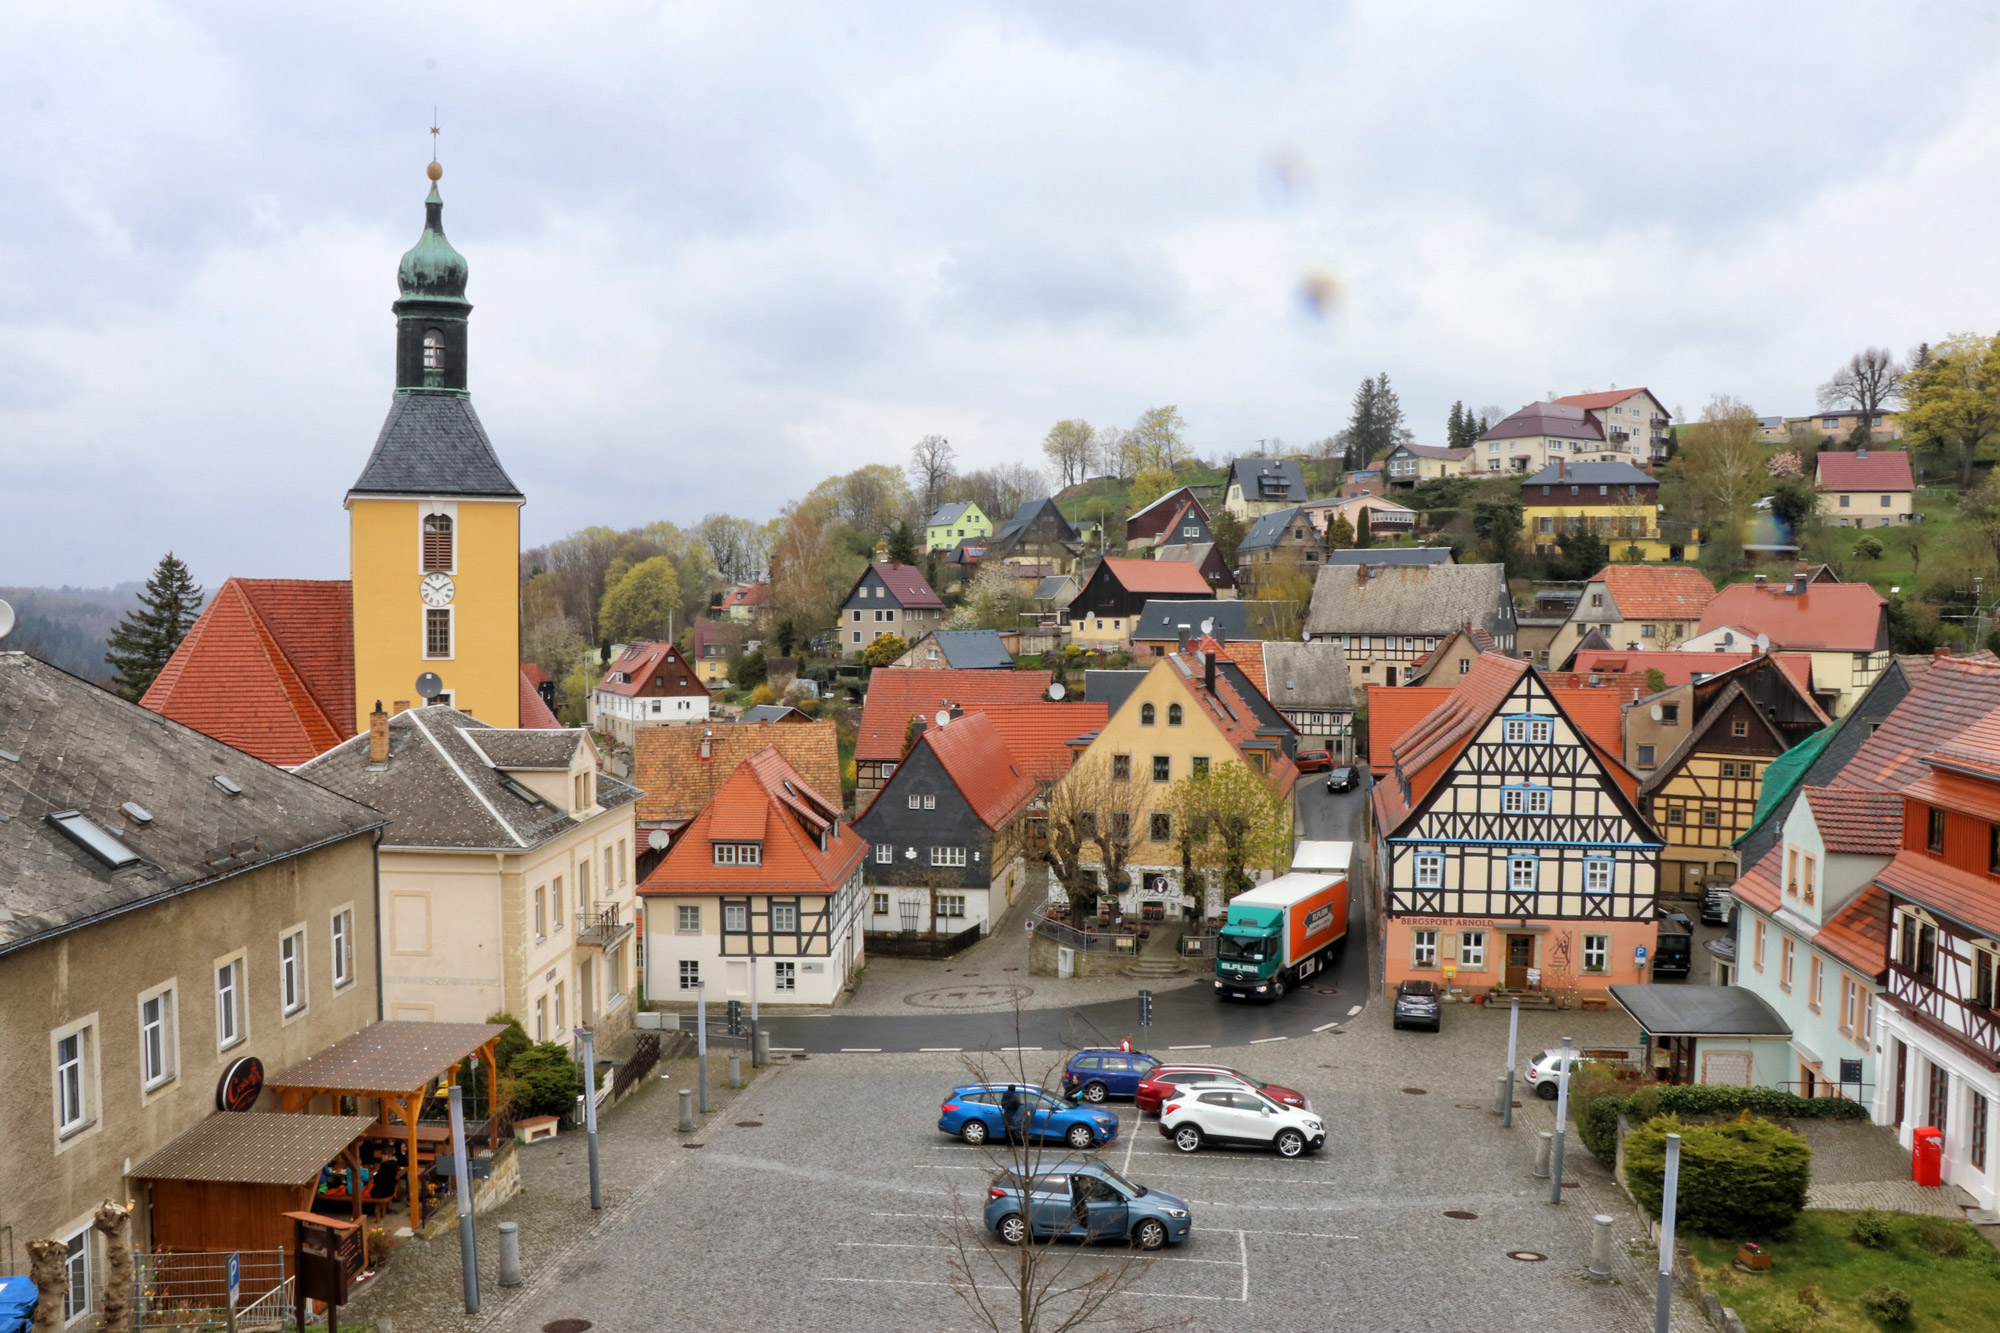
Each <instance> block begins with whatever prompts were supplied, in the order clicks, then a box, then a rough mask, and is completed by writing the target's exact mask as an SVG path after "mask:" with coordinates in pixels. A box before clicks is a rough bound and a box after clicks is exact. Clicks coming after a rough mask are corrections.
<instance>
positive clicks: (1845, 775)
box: [1828, 656, 2000, 790]
mask: <svg viewBox="0 0 2000 1333" xmlns="http://www.w3.org/2000/svg"><path fill="white" fill-rule="evenodd" d="M1926 661H1927V662H1928V665H1926V666H1924V667H1923V668H1922V670H1921V674H1918V675H1917V676H1916V679H1915V682H1914V683H1913V684H1912V685H1911V687H1910V692H1909V694H1907V695H1906V696H1904V698H1903V701H1902V702H1901V703H1900V704H1898V705H1896V707H1895V710H1894V711H1893V712H1891V713H1890V714H1889V716H1888V717H1886V718H1884V719H1883V720H1882V722H1881V725H1879V726H1877V727H1876V728H1875V732H1874V734H1873V735H1871V736H1869V738H1868V739H1867V740H1865V741H1863V742H1862V743H1861V748H1860V749H1859V750H1857V751H1855V754H1854V758H1852V759H1850V760H1849V761H1848V762H1847V764H1846V766H1845V767H1843V768H1842V769H1841V770H1840V772H1839V773H1837V774H1835V775H1834V778H1833V780H1832V782H1830V783H1829V784H1828V785H1829V786H1834V787H1883V788H1888V789H1890V790H1901V789H1902V788H1904V787H1907V786H1909V785H1910V784H1911V783H1912V782H1915V781H1916V780H1917V779H1918V778H1921V777H1923V776H1925V775H1926V774H1927V773H1928V772H1929V771H1930V765H1929V763H1928V757H1929V756H1930V755H1932V754H1933V753H1935V752H1936V750H1937V747H1938V740H1939V738H1940V737H1952V736H1958V735H1960V734H1961V733H1964V732H1967V731H1969V730H1971V729H1972V728H1973V727H1974V726H1975V725H1977V724H1978V723H1979V722H1980V721H1981V720H1982V719H1983V718H1985V717H1986V716H1987V715H1988V714H1990V713H1992V712H1993V710H1994V709H1995V708H1996V707H2000V660H1995V659H1993V658H1991V657H1984V656H1982V657H1944V658H1937V659H1934V660H1932V659H1926Z"/></svg>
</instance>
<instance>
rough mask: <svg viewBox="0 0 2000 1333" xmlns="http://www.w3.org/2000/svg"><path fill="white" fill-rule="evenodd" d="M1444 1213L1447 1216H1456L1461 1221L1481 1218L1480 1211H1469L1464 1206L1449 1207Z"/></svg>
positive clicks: (1474, 1220)
mask: <svg viewBox="0 0 2000 1333" xmlns="http://www.w3.org/2000/svg"><path fill="white" fill-rule="evenodd" d="M1444 1215H1445V1216H1446V1217H1451V1218H1456V1219H1457V1220H1459V1221H1461V1222H1476V1221H1478V1220H1479V1214H1478V1213H1468V1212H1466V1211H1465V1210H1464V1209H1463V1208H1448V1209H1446V1210H1445V1214H1444Z"/></svg>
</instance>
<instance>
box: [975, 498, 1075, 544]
mask: <svg viewBox="0 0 2000 1333" xmlns="http://www.w3.org/2000/svg"><path fill="white" fill-rule="evenodd" d="M1045 510H1046V511H1047V512H1049V513H1051V514H1054V515H1055V520H1056V523H1057V524H1058V525H1059V526H1058V527H1057V529H1056V540H1057V541H1065V542H1073V541H1076V540H1078V536H1077V531H1076V527H1075V525H1073V524H1072V523H1071V522H1070V521H1069V520H1068V519H1066V518H1064V517H1063V512H1062V510H1061V509H1059V508H1057V507H1056V502H1055V501H1054V500H1051V499H1049V498H1048V497H1047V496H1043V497H1042V498H1041V499H1039V500H1025V501H1023V502H1022V504H1021V507H1020V508H1019V509H1016V510H1015V511H1014V517H1012V518H1010V519H1008V520H1007V521H1006V522H1005V523H1003V524H1001V525H1000V526H999V527H998V528H997V529H995V530H994V533H993V537H992V540H993V543H994V544H995V545H996V546H997V545H1003V544H1005V543H1007V542H1010V541H1013V540H1014V539H1015V538H1017V537H1019V536H1021V534H1022V533H1024V532H1026V531H1027V530H1028V527H1029V525H1031V524H1032V523H1033V522H1034V521H1035V520H1036V519H1037V518H1039V517H1041V515H1042V513H1043V511H1045Z"/></svg>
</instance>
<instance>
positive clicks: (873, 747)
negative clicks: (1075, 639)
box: [640, 585, 1206, 786]
mask: <svg viewBox="0 0 2000 1333" xmlns="http://www.w3.org/2000/svg"><path fill="white" fill-rule="evenodd" d="M1204 586H1206V585H1204ZM1051 679H1052V676H1051V673H1049V672H1047V671H977V670H967V671H961V670H944V671H928V670H923V669H920V668H917V667H877V668H876V669H875V670H874V671H873V672H872V673H871V674H870V675H869V677H868V697H867V698H866V699H865V700H863V702H862V706H861V732H860V735H859V736H858V737H856V739H855V744H854V757H855V758H856V759H858V760H862V761H869V760H875V761H885V760H886V761H888V762H891V763H893V762H895V761H896V760H898V759H901V758H902V757H903V740H904V738H905V737H907V736H908V735H909V731H910V719H911V718H913V717H922V718H924V719H926V720H928V719H930V718H932V717H934V716H935V715H936V714H937V713H938V711H939V710H940V709H942V708H944V707H945V705H946V704H955V705H957V706H958V707H960V708H963V709H966V710H968V711H971V710H974V709H977V708H980V707H983V706H985V705H988V704H1031V703H1038V702H1040V701H1041V698H1042V696H1043V695H1045V694H1047V693H1048V689H1049V681H1050V680H1051ZM640 785H641V786H643V785H644V784H643V783H641V784H640Z"/></svg>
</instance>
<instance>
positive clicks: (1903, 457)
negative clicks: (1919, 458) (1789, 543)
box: [1813, 449, 1917, 528]
mask: <svg viewBox="0 0 2000 1333" xmlns="http://www.w3.org/2000/svg"><path fill="white" fill-rule="evenodd" d="M1813 467H1814V472H1813V487H1814V489H1815V490H1817V491H1818V492H1819V512H1820V517H1821V518H1824V519H1825V520H1826V521H1827V522H1828V523H1832V524H1836V525H1838V526H1840V527H1843V528H1886V527H1890V526H1892V525H1900V524H1904V523H1909V522H1911V521H1912V520H1913V518H1914V514H1913V512H1912V510H1911V501H1912V500H1913V499H1914V497H1915V495H1916V490H1917V483H1916V480H1915V479H1914V478H1913V477H1911V475H1910V455H1909V454H1908V453H1907V452H1905V451H1904V450H1901V449H1856V450H1855V451H1854V452H1852V453H1848V452H1847V451H1845V450H1842V449H1822V450H1820V451H1819V454H1818V455H1817V457H1816V459H1815V462H1814V464H1813Z"/></svg>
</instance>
